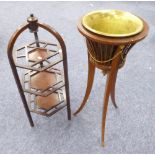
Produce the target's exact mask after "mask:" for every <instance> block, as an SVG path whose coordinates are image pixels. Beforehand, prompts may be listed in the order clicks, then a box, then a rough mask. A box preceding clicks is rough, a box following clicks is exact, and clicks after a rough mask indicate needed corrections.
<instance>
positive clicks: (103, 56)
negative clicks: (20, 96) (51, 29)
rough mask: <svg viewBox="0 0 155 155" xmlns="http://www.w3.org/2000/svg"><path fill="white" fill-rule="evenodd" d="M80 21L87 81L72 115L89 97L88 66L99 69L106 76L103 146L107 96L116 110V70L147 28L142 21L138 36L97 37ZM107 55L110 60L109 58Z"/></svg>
mask: <svg viewBox="0 0 155 155" xmlns="http://www.w3.org/2000/svg"><path fill="white" fill-rule="evenodd" d="M81 19H82V18H81ZM81 19H80V20H79V22H78V25H77V27H78V30H79V32H80V33H81V34H82V35H83V36H84V37H85V38H86V44H87V49H88V64H89V65H88V67H89V68H88V81H87V89H86V93H85V96H84V99H83V102H82V103H81V105H80V107H79V108H78V109H77V111H76V112H75V113H74V114H75V115H76V114H77V113H79V112H80V111H81V110H82V109H83V107H84V105H85V104H86V101H87V99H88V97H89V94H90V91H91V88H92V83H93V80H92V79H93V76H92V74H90V66H93V67H95V68H98V69H101V70H102V72H103V73H104V75H106V74H107V81H106V87H105V94H104V102H103V113H102V132H101V133H102V138H101V141H102V145H103V146H104V139H105V124H106V114H107V109H108V101H109V96H111V100H112V103H113V105H114V106H115V108H117V105H116V101H115V85H116V79H117V73H118V69H120V68H121V67H123V66H124V63H125V59H126V56H127V54H128V52H129V51H130V50H131V48H132V47H133V45H135V43H137V42H139V41H141V40H142V39H144V38H145V37H146V36H147V34H148V30H149V27H148V25H147V23H146V22H145V21H144V20H143V19H142V21H143V24H144V28H143V30H142V32H140V33H139V34H137V35H134V36H130V37H121V38H112V37H106V36H102V35H97V34H95V33H93V32H90V31H89V30H87V29H85V28H84V27H83V25H82V23H81V21H82V20H81ZM111 50H113V51H111ZM109 54H110V57H111V58H110V57H109ZM90 64H91V65H90ZM93 67H92V68H93ZM91 70H92V71H93V70H95V69H94V68H93V69H91Z"/></svg>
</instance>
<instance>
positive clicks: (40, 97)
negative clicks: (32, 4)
mask: <svg viewBox="0 0 155 155" xmlns="http://www.w3.org/2000/svg"><path fill="white" fill-rule="evenodd" d="M38 28H42V29H44V30H46V31H47V32H49V33H50V34H51V35H52V36H54V38H55V39H56V40H57V41H58V44H55V43H51V42H46V41H40V39H39V38H38V33H37V32H38ZM27 29H29V30H30V32H31V33H33V34H34V37H35V41H34V42H32V43H29V44H27V45H25V46H23V47H20V48H18V49H17V50H14V45H15V43H16V41H17V38H18V37H19V36H20V35H21V34H22V33H23V32H24V31H25V30H27ZM7 54H8V58H9V62H10V66H11V68H12V72H13V75H14V78H15V81H16V84H17V87H18V90H19V93H20V96H21V99H22V102H23V105H24V108H25V111H26V114H27V117H28V119H29V122H30V125H31V126H34V123H33V120H32V117H31V113H30V112H34V113H37V114H40V115H43V116H47V117H49V116H51V115H53V114H55V113H56V112H58V111H59V110H61V109H62V108H64V107H65V106H67V114H68V120H70V119H71V110H70V96H69V81H68V67H67V53H66V46H65V43H64V41H63V39H62V37H61V36H60V34H59V33H58V32H56V31H55V29H53V28H52V27H50V26H48V25H46V24H42V23H40V22H38V19H37V18H36V17H34V16H33V14H31V15H30V17H29V18H28V19H27V23H26V24H24V25H23V26H21V27H20V28H19V29H17V30H16V31H15V33H14V34H13V35H12V37H11V39H10V41H9V44H8V50H7ZM60 65H63V70H61V69H59V67H60ZM17 68H20V69H23V70H24V74H23V76H22V77H21V76H20V74H19V72H18V70H17Z"/></svg>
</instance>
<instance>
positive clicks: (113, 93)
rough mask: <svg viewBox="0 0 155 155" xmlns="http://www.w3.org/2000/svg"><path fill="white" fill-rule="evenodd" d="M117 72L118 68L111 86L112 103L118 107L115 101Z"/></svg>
mask: <svg viewBox="0 0 155 155" xmlns="http://www.w3.org/2000/svg"><path fill="white" fill-rule="evenodd" d="M117 72H118V70H116V71H115V73H114V76H113V81H112V88H111V100H112V103H113V105H114V107H115V108H118V107H117V104H116V101H115V86H116V78H117Z"/></svg>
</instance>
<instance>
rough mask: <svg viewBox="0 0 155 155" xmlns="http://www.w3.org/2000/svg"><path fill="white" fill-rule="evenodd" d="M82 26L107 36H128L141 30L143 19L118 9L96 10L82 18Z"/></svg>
mask: <svg viewBox="0 0 155 155" xmlns="http://www.w3.org/2000/svg"><path fill="white" fill-rule="evenodd" d="M82 24H83V26H84V27H85V28H86V29H87V30H89V31H91V32H93V33H96V34H99V35H104V36H109V37H128V36H132V35H135V34H138V33H140V32H141V31H142V30H143V21H142V20H141V19H140V18H138V17H137V16H135V15H133V14H131V13H129V12H124V11H120V10H97V11H93V12H90V13H88V14H86V15H85V16H84V17H83V18H82Z"/></svg>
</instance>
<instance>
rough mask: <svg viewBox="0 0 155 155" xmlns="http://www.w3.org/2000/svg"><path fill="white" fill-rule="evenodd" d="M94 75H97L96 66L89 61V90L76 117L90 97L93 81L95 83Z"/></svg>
mask: <svg viewBox="0 0 155 155" xmlns="http://www.w3.org/2000/svg"><path fill="white" fill-rule="evenodd" d="M94 75H95V66H94V65H93V64H92V63H91V62H90V61H89V59H88V80H87V89H86V93H85V97H84V99H83V102H82V103H81V105H80V107H79V108H78V110H77V111H76V112H75V113H74V115H76V114H78V113H79V112H80V111H81V110H82V109H83V108H84V106H85V104H86V102H87V99H88V97H89V95H90V92H91V89H92V86H93V81H94Z"/></svg>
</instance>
